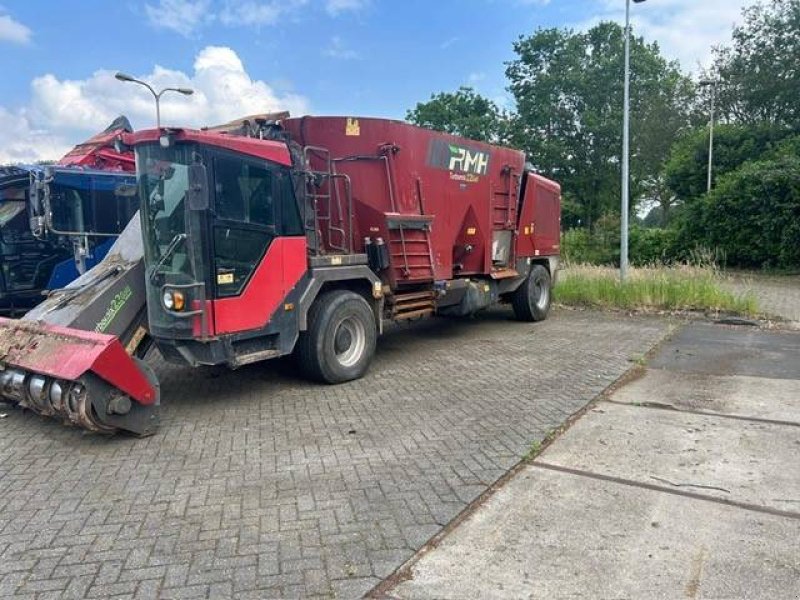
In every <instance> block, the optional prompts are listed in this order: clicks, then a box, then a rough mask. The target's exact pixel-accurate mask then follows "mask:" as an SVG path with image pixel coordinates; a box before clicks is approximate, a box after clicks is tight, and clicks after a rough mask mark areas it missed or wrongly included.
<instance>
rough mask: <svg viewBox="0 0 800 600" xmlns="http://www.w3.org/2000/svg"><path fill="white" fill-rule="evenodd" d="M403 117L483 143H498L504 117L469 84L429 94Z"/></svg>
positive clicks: (503, 126) (503, 124) (494, 105)
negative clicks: (429, 95)
mask: <svg viewBox="0 0 800 600" xmlns="http://www.w3.org/2000/svg"><path fill="white" fill-rule="evenodd" d="M406 120H407V121H409V122H411V123H414V124H415V125H419V126H420V127H427V128H429V129H436V130H437V131H444V132H447V133H452V134H454V135H460V136H463V137H466V138H470V139H473V140H480V141H485V142H502V141H504V138H505V130H506V124H505V121H506V117H505V115H504V114H503V113H502V111H500V109H499V108H498V107H497V105H496V104H495V103H494V102H492V101H491V100H489V99H487V98H484V97H483V96H481V95H480V94H478V93H476V92H475V90H473V89H472V88H470V87H460V88H458V90H457V91H456V92H454V93H449V92H442V93H439V94H433V95H432V96H431V99H430V100H428V101H427V102H420V103H418V104H417V105H416V106H415V107H414V108H413V109H411V110H409V111H408V112H407V113H406Z"/></svg>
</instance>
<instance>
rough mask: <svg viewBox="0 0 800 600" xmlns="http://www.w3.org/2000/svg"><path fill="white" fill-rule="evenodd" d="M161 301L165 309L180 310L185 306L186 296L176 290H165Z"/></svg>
mask: <svg viewBox="0 0 800 600" xmlns="http://www.w3.org/2000/svg"><path fill="white" fill-rule="evenodd" d="M161 301H162V302H163V303H164V308H166V309H167V310H175V311H180V310H183V309H184V307H185V306H186V296H184V295H183V292H179V291H177V290H167V291H165V292H164V296H163V297H162V298H161Z"/></svg>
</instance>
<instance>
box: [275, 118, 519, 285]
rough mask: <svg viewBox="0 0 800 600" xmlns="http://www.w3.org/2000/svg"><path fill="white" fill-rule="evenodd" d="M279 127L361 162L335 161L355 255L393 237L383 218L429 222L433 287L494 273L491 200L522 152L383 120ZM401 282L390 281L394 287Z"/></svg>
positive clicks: (307, 121)
mask: <svg viewBox="0 0 800 600" xmlns="http://www.w3.org/2000/svg"><path fill="white" fill-rule="evenodd" d="M283 125H284V127H285V128H286V129H287V130H288V131H289V133H290V134H291V136H292V138H293V139H294V140H295V141H297V142H298V143H300V144H302V145H313V146H322V147H324V148H328V149H329V150H330V151H331V156H332V157H333V158H334V159H343V158H347V157H351V158H352V157H362V158H360V159H358V160H347V161H335V166H336V170H337V171H338V172H339V173H345V174H347V175H349V176H350V179H351V181H352V189H353V199H354V209H355V231H354V237H355V239H356V249H357V250H359V251H360V250H362V243H363V238H364V237H365V236H369V237H371V238H373V239H374V238H376V237H383V238H384V240H387V242H388V240H390V239H392V238H393V237H396V236H392V235H390V233H389V230H388V228H387V223H386V218H385V214H386V213H390V212H396V213H399V214H405V215H419V214H426V215H433V216H434V219H433V223H432V230H431V253H432V254H433V262H434V277H435V279H438V280H442V279H452V278H453V277H454V276H459V275H467V274H474V273H478V274H479V273H486V272H487V270H489V269H490V268H491V261H490V260H489V253H490V251H491V244H492V231H493V230H494V229H503V228H504V227H505V224H496V223H494V222H493V221H494V219H493V216H494V215H495V214H496V212H497V210H498V209H499V202H500V200H499V199H496V196H495V194H494V192H495V191H498V190H505V189H508V183H507V182H508V177H509V175H508V173H509V169H510V172H511V173H513V174H516V175H520V174H521V173H522V170H523V167H524V161H525V157H524V154H523V153H522V152H519V151H517V150H513V149H510V148H501V147H498V146H494V145H491V144H486V143H483V142H477V141H472V140H467V139H464V138H460V137H457V136H453V135H448V134H446V133H441V132H437V131H431V130H428V129H422V128H419V127H415V126H413V125H409V124H408V123H403V122H401V121H392V120H387V119H372V118H356V117H302V118H298V119H287V120H285V121H284V122H283ZM382 156H385V157H386V158H385V159H381V157H382ZM364 157H371V159H366V158H364ZM387 166H388V169H387ZM316 167H317V168H320V167H321V165H320V164H318V165H316ZM387 170H388V173H387ZM496 204H498V206H496ZM467 247H469V248H471V251H470V250H469V248H467ZM479 253H480V256H478V254H479ZM392 260H394V259H392ZM454 263H455V264H456V267H458V266H459V265H460V266H462V267H463V268H461V269H458V268H454ZM393 267H398V265H395V264H393ZM397 272H399V269H398V268H393V269H390V273H392V274H394V273H397ZM398 282H399V283H402V281H401V280H398V279H397V278H396V277H395V276H394V275H392V277H391V283H392V284H393V285H394V284H395V283H398Z"/></svg>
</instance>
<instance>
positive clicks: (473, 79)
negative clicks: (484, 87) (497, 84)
mask: <svg viewBox="0 0 800 600" xmlns="http://www.w3.org/2000/svg"><path fill="white" fill-rule="evenodd" d="M484 79H486V73H484V72H483V71H474V72H472V73H470V74H469V75H467V83H468V84H469V85H475V84H476V83H479V82H481V81H483V80H484Z"/></svg>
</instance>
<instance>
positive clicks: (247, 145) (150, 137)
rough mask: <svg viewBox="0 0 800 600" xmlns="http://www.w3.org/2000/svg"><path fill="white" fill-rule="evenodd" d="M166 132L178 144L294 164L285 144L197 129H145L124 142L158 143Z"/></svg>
mask: <svg viewBox="0 0 800 600" xmlns="http://www.w3.org/2000/svg"><path fill="white" fill-rule="evenodd" d="M165 131H168V132H169V133H170V135H171V136H172V137H173V139H174V140H175V141H176V142H196V143H198V144H207V145H209V146H216V147H217V148H224V149H226V150H232V151H233V152H241V153H242V154H247V155H248V156H254V157H256V158H263V159H264V160H270V161H272V162H275V163H278V164H281V165H285V166H287V167H288V166H291V164H292V158H291V155H290V154H289V149H288V148H287V146H286V144H284V143H281V142H273V141H271V140H259V139H257V138H248V137H243V136H235V135H229V134H227V133H217V132H213V131H199V130H195V129H169V130H163V131H159V130H158V129H143V130H141V131H137V132H136V133H126V134H124V135H123V136H122V141H123V142H124V143H125V144H127V145H129V146H133V145H135V144H140V143H142V142H157V141H158V140H159V138H160V137H161V135H162V133H164V132H165Z"/></svg>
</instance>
